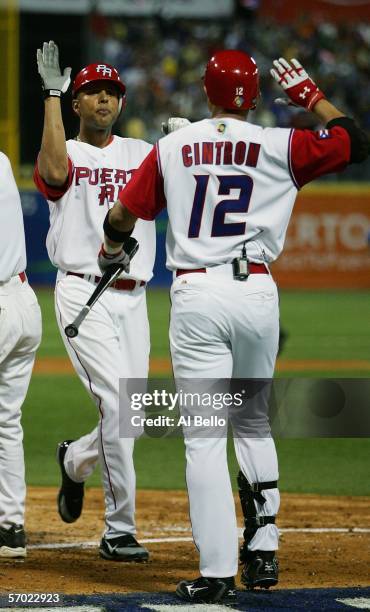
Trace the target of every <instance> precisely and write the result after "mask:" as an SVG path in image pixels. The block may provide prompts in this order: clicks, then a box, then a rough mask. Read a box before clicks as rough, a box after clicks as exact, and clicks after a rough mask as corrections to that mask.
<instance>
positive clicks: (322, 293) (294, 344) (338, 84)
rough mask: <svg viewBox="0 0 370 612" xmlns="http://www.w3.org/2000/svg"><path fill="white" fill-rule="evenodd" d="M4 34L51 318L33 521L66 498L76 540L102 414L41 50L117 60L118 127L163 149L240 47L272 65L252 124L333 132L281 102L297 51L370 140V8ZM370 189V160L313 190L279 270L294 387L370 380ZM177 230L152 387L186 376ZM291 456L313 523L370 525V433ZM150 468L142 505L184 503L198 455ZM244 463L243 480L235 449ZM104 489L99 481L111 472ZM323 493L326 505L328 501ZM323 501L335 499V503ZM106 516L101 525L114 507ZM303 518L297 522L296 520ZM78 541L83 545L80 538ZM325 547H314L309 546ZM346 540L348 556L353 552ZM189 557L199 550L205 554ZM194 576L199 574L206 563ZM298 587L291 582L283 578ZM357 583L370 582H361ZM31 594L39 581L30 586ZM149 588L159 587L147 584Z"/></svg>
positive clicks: (37, 393)
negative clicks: (93, 390)
mask: <svg viewBox="0 0 370 612" xmlns="http://www.w3.org/2000/svg"><path fill="white" fill-rule="evenodd" d="M0 33H1V36H0V52H1V57H2V59H3V61H2V76H3V88H2V92H1V97H0V149H1V150H3V151H4V152H5V153H7V154H8V155H9V157H10V158H11V160H12V163H13V168H14V171H15V174H16V177H17V181H18V185H19V187H20V190H21V196H22V207H23V211H24V216H25V228H26V239H27V254H28V269H27V272H28V276H29V279H30V282H31V283H32V285H33V286H34V288H35V289H36V292H37V295H38V298H39V300H40V304H41V307H42V311H43V341H42V345H41V347H40V349H39V352H38V357H37V361H36V366H35V371H34V375H33V378H32V381H31V386H30V390H29V394H28V397H27V399H26V402H25V405H24V408H23V425H24V431H25V452H26V470H27V483H28V485H29V487H30V489H29V490H30V498H29V503H28V512H29V513H30V512H31V511H32V504H35V506H36V507H37V505H38V504H39V503H41V502H40V500H39V497H38V494H39V493H38V492H39V491H40V489H39V487H41V486H46V487H50V489H49V491H50V495H49V493H48V494H47V495H46V499H47V500H48V505H47V506H45V510H44V511H45V513H46V516H47V517H49V516H50V517H51V516H52V517H53V518H52V519H50V520H52V522H53V525H54V523H55V525H54V527H55V531H56V533H57V534H59V535H60V534H63V537H64V538H66V537H68V535H67V530H66V526H64V525H63V524H61V523H60V522H58V520H57V519H56V517H55V511H54V501H52V502H50V504H49V500H50V496H51V497H52V498H53V496H54V495H55V487H56V486H57V485H58V482H59V474H58V468H57V465H56V463H55V460H54V452H55V446H56V443H57V442H58V441H60V440H63V439H65V438H68V437H77V436H78V435H80V434H83V433H84V432H87V431H88V430H89V428H92V427H93V426H94V424H95V422H96V413H95V408H94V406H93V405H92V404H91V402H89V400H88V398H87V397H86V395H85V392H84V390H83V389H82V386H81V384H80V383H79V381H78V379H77V377H76V376H75V375H74V374H73V372H72V369H71V368H70V366H69V363H68V360H67V358H66V356H65V352H64V348H63V345H62V343H61V340H60V338H59V336H58V331H57V327H56V323H55V320H54V312H53V303H52V302H53V293H52V285H53V280H54V278H55V270H53V268H52V266H51V265H50V263H49V262H48V259H47V255H46V250H45V235H46V232H47V227H48V209H47V205H46V203H45V201H44V200H43V198H42V197H41V196H40V195H38V194H37V193H36V192H35V190H34V187H33V183H32V171H33V166H34V162H35V159H36V156H37V151H38V148H39V143H40V140H41V130H42V116H43V102H42V97H41V94H40V83H39V77H38V74H37V70H36V61H35V58H36V49H37V47H39V46H41V45H42V42H43V41H44V40H49V39H53V40H55V41H56V42H57V43H58V45H59V48H60V55H61V64H62V67H65V66H67V65H71V66H72V67H73V74H76V73H77V71H78V70H79V69H80V68H81V67H82V66H83V65H85V64H86V63H88V62H90V61H96V60H102V61H107V62H109V63H112V64H114V65H115V66H116V67H117V68H118V69H119V70H120V72H121V76H122V78H123V80H124V81H125V82H126V84H127V88H128V101H127V110H126V111H125V113H124V114H123V115H122V117H121V120H120V122H119V124H118V125H117V126H116V131H117V133H119V134H121V135H127V136H132V137H139V138H144V139H146V140H148V141H149V142H154V141H155V140H156V139H157V138H159V137H160V125H161V121H163V120H165V119H166V118H167V117H168V116H170V115H178V116H186V117H188V118H189V119H191V120H192V121H195V120H197V119H199V118H201V117H202V116H204V115H206V114H207V110H206V106H205V101H204V98H203V94H202V88H201V81H200V77H201V74H202V68H203V66H204V64H205V61H206V60H207V58H208V57H209V55H210V54H211V52H212V51H213V50H214V49H216V48H219V47H225V46H226V47H230V48H239V49H244V50H246V51H247V52H248V53H251V54H252V55H254V57H255V58H256V60H257V62H258V65H259V67H260V71H261V89H262V92H263V97H262V100H261V103H260V105H259V107H258V110H257V111H256V112H255V113H254V114H253V116H252V115H251V120H252V121H255V122H256V123H260V124H262V125H266V126H267V125H269V126H273V125H280V126H295V127H307V128H315V127H318V126H317V124H316V122H315V117H314V116H313V115H312V114H307V113H305V112H302V111H300V110H292V109H283V108H281V107H276V106H274V104H273V100H274V98H275V97H276V94H277V90H276V89H275V85H274V84H273V82H272V79H271V78H270V76H269V68H270V65H271V61H272V60H273V59H274V58H276V57H280V56H285V57H288V58H290V57H294V56H296V57H298V58H299V59H300V60H301V62H302V63H303V65H304V66H305V68H306V69H307V71H308V72H309V73H310V74H311V75H312V76H313V77H314V78H315V79H316V80H317V81H318V82H319V83H320V86H321V87H322V89H323V90H324V92H326V94H327V95H328V97H329V99H330V100H331V101H333V102H334V103H335V104H336V105H337V106H338V107H339V108H341V109H342V110H343V111H344V112H347V113H348V114H349V115H350V116H353V117H355V118H356V119H357V120H358V122H359V123H360V125H361V126H362V127H363V128H364V129H366V130H367V131H368V132H370V70H369V66H370V3H369V2H367V1H364V0H357V1H356V0H354V1H348V2H346V1H344V0H338V1H336V0H311V1H308V0H302V1H301V2H299V3H295V2H289V1H288V0H279V2H273V1H272V0H261V1H260V2H258V0H240V1H238V2H233V1H232V0H218V1H215V0H212V1H211V0H209V1H208V0H202V2H199V1H198V2H194V1H193V0H189V1H188V2H182V1H181V0H173V1H172V2H169V1H166V0H142V1H141V2H129V1H128V0H104V1H100V2H99V1H89V0H73V1H72V0H58V2H55V3H54V2H53V3H51V2H49V1H48V0H19V2H16V1H15V0H14V1H13V0H0ZM63 114H64V119H65V126H66V132H67V136H68V137H73V136H74V135H75V134H76V130H77V125H76V123H75V121H74V118H73V116H72V111H71V108H70V95H69V94H66V95H65V96H64V99H63ZM369 185H370V162H367V163H366V164H364V165H362V166H361V167H351V168H349V169H348V170H347V171H346V172H345V173H343V174H342V175H338V176H336V175H332V176H330V177H325V178H324V179H322V180H320V181H317V182H316V183H315V184H313V185H312V186H308V187H306V188H304V189H303V190H302V193H301V194H300V195H299V198H298V201H297V204H296V207H295V211H294V215H293V219H292V223H291V226H290V230H289V234H288V238H287V244H286V248H285V252H284V255H283V256H282V257H281V259H280V260H279V262H278V263H276V264H275V265H274V269H273V273H274V275H275V277H276V278H277V280H278V283H279V285H280V288H281V319H282V323H283V326H284V329H285V330H286V331H287V332H288V337H287V340H286V343H285V345H284V350H283V352H282V355H281V357H280V359H279V361H278V365H277V376H278V377H302V378H306V377H313V378H327V377H333V378H337V379H338V378H359V377H363V378H369V372H370V355H369V346H370V317H369V310H370V249H369V238H370V186H369ZM165 228H166V216H165V214H163V215H162V216H161V217H160V218H159V220H158V224H157V236H158V255H157V260H156V268H155V275H154V279H153V281H152V283H151V284H150V286H149V290H148V305H149V315H150V322H151V336H152V358H151V376H152V377H165V376H170V375H171V368H170V362H169V353H168V342H167V326H168V311H169V301H168V286H169V282H170V275H169V273H168V272H167V271H166V270H165V266H164V262H165V256H164V239H165ZM363 435H364V434H363ZM277 445H278V452H279V456H280V472H281V481H280V482H281V490H282V491H283V492H284V493H293V494H296V499H298V498H299V499H301V500H303V503H306V501H305V500H307V504H309V503H310V501H311V503H312V504H313V505H312V508H313V509H314V508H315V511H314V514H315V513H316V519H315V520H314V521H313V523H312V526H313V527H314V526H315V525H319V526H320V525H321V524H323V523H322V522H323V521H324V523H325V518H324V517H325V512H324V510H323V508H324V509H325V508H327V506H325V504H326V503H327V500H328V499H332V500H334V501H333V503H334V505H337V506H338V508H339V507H340V506H341V504H342V503H345V500H347V502H348V507H347V506H346V508H347V514H345V516H346V517H347V519H346V520H347V522H346V521H344V523H343V521H342V523H340V524H339V523H336V522H335V521H336V520H337V518H333V520H332V522H330V521H329V519H328V522H327V523H325V524H328V525H331V526H332V527H335V526H336V525H337V526H338V525H339V526H343V527H347V526H349V527H351V525H352V526H353V525H354V524H358V525H359V526H360V527H361V526H363V527H366V526H367V527H369V513H368V511H366V512H364V510H362V518H361V520H360V521H359V523H356V521H355V519H354V515H355V514H356V512H357V510H356V509H360V508H361V507H362V506H361V504H362V503H363V502H364V497H363V496H366V495H368V494H369V492H370V491H369V483H368V473H367V466H368V457H369V450H370V444H369V440H368V438H366V437H361V436H360V435H359V437H358V438H357V439H354V438H344V437H343V438H340V439H339V438H331V439H330V438H329V439H328V438H324V437H323V438H306V439H282V440H278V441H277ZM136 465H137V476H138V488H139V490H140V491H142V490H144V489H147V490H148V491H147V492H145V491H144V492H143V493H142V495H144V497H140V498H139V499H140V500H142V499H144V498H145V499H148V497H145V495H146V494H148V495H149V493H150V490H154V489H156V490H158V492H160V491H166V490H167V491H168V495H170V492H171V495H172V492H173V491H174V490H177V489H184V487H185V482H184V458H183V447H182V443H181V441H179V440H170V439H155V440H154V439H149V440H142V441H140V442H139V443H138V445H137V449H136ZM230 465H231V470H232V472H233V474H235V473H236V465H235V460H234V457H233V454H232V452H230ZM89 484H90V486H92V487H94V486H98V485H99V474H96V475H95V476H94V478H93V479H92V480H91V482H90V483H89ZM31 487H36V489H34V488H31ZM95 494H96V495H97V496H99V493H98V492H95V491H94V489H91V496H93V495H95ZM312 494H319V495H322V496H325V497H322V498H316V497H315V499H314V498H313V497H312ZM42 495H44V494H42ZM328 496H341V497H334V498H329V497H328ZM348 496H356V497H352V498H348ZM149 497H150V496H149ZM175 498H176V495H175ZM91 499H94V500H95V497H91ZM99 499H100V498H99ZM163 499H165V497H164V498H163ZM171 499H172V498H171ZM181 499H183V498H181ZM318 499H319V500H320V499H321V500H322V504H323V506H322V507H321V504H320V501H319V502H317V500H318ZM287 500H288V498H287ZM336 500H337V501H336ZM100 502H101V500H100ZM347 502H346V503H347ZM94 503H95V502H94ZM96 503H97V504H98V502H96ZM140 503H141V502H140ZM287 503H288V501H287ZM364 507H365V506H363V508H364ZM94 508H95V506H94ZM96 508H98V509H97V510H96V514H97V515H98V518H99V521H100V523H99V525H100V526H101V525H102V522H101V518H102V517H101V503H100V506H99V505H97V506H96ZM348 508H349V509H348ZM28 517H29V518H28V521H29V524H30V525H31V534H30V537H31V544H32V542H36V543H37V541H38V540H37V537H38V536H37V535H36V533H37V534H38V535H39V533H40V530H37V529H36V530H35V532H34V533H33V532H32V526H33V524H34V522H33V521H34V519H33V518H32V517H31V515H30V514H29V515H28ZM91 520H94V517H93V516H92V517H91ZM289 520H290V522H291V524H295V523H294V516H290V517H289ZM366 521H367V523H366ZM288 524H289V521H288ZM77 525H78V530H79V531H78V536H77V538H78V537H79V538H80V539H81V538H82V539H83V538H84V524H83V523H82V522H81V521H79V522H78V524H77ZM26 528H27V524H26ZM68 530H70V528H69V527H68ZM46 533H48V531H47V530H46ZM70 534H72V535H73V536H74V535H75V532H74V531H73V529H72V530H71V531H70ZM54 536H55V534H54ZM54 536H53V537H54ZM55 537H56V536H55ZM366 537H368V536H366V535H363V536H362V540H361V541H359V542H358V541H356V542H353V544H354V545H356V547H357V550H362V549H363V547H364V545H365V544H366V541H365V540H366ZM32 538H34V539H33V540H32ZM323 542H324V540H323ZM313 543H315V540H314V536H312V540H309V541H308V544H307V545H308V546H312V545H313ZM316 543H317V542H316ZM341 545H342V546H343V547H344V548H343V550H345V546H346V544H345V543H343V542H342V544H341ZM187 546H188V549H187V550H188V553H187V554H189V555H190V554H191V553H190V552H189V551H191V550H192V549H191V546H192V545H191V544H188V545H187ZM283 547H284V541H283ZM319 552H320V551H319ZM321 552H322V551H321ZM34 554H36V553H34ZM283 554H284V548H283ZM320 554H321V553H320ZM323 554H324V553H323ZM334 556H335V555H334ZM339 556H340V555H339ZM360 556H361V554H360V553H358V555H357V557H358V558H359V557H360ZM355 566H356V564H355ZM191 567H192V568H193V571H194V570H195V568H196V564H195V562H194V560H193V565H192V566H191ZM356 567H357V566H356ZM157 569H158V568H157ZM159 571H160V568H159V569H158V572H159ZM283 571H284V570H283ZM30 572H31V573H30V574H29V576H31V577H32V580H35V579H36V578H37V577H38V568H37V567H35V568H33V570H32V568H31V570H30ZM191 575H192V574H191ZM349 576H350V571H349V569H348V571H347V570H344V572H343V571H342V575H341V576H340V578H338V581H337V583H336V584H337V585H338V586H346V585H347V584H353V581H352V578H351V579H350V578H349ZM18 577H19V576H18V574H17V573H16V574H13V573H10V574H5V582H4V591H9V590H10V589H11V588H12V586H13V581H14V580H17V579H18ZM183 577H184V576H183V575H180V576H179V578H183ZM347 578H348V580H347ZM6 579H8V582H6ZM310 580H314V579H313V578H307V576H306V578H305V580H303V583H304V584H307V583H309V582H310ZM329 582H330V581H329ZM35 584H36V583H35ZM284 584H287V583H286V582H284V578H283V586H284ZM330 584H331V585H333V582H331V583H330ZM356 584H366V581H365V578H363V577H361V573H360V575H359V574H358V580H357V582H356ZM334 585H335V583H334ZM23 586H24V587H25V585H24V584H23ZM297 586H300V581H299V580H298V581H297ZM30 588H31V585H30V586H29V587H28V588H25V590H29V589H30ZM68 588H69V590H68ZM71 588H72V587H68V585H67V586H66V587H65V589H66V592H76V591H73V589H72V591H71ZM162 588H167V589H169V588H171V584H166V583H164V585H163V587H162ZM145 590H149V591H150V590H152V589H151V587H150V585H149V586H148V585H147V588H146V589H145Z"/></svg>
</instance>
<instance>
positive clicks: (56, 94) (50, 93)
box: [42, 89, 62, 100]
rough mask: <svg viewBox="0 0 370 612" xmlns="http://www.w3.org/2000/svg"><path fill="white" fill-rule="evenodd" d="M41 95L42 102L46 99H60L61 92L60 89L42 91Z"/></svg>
mask: <svg viewBox="0 0 370 612" xmlns="http://www.w3.org/2000/svg"><path fill="white" fill-rule="evenodd" d="M42 95H43V97H44V100H46V98H60V97H61V95H62V92H61V91H60V89H43V91H42Z"/></svg>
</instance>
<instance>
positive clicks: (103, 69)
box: [96, 64, 112, 77]
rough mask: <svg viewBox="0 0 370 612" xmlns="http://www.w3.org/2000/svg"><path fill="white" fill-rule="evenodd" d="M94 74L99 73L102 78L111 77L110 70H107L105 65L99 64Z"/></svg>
mask: <svg viewBox="0 0 370 612" xmlns="http://www.w3.org/2000/svg"><path fill="white" fill-rule="evenodd" d="M96 72H101V73H102V75H103V76H109V77H110V76H112V68H109V66H106V65H105V64H99V65H98V66H97V67H96Z"/></svg>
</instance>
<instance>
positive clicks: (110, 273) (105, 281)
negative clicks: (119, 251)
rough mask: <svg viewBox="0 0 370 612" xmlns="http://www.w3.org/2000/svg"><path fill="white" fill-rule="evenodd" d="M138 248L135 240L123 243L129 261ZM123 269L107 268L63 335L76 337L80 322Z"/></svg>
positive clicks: (118, 266)
mask: <svg viewBox="0 0 370 612" xmlns="http://www.w3.org/2000/svg"><path fill="white" fill-rule="evenodd" d="M138 248H139V243H138V242H137V240H135V238H132V237H130V238H129V239H128V241H127V242H126V243H125V251H126V253H127V255H128V256H129V257H130V259H132V258H133V256H134V255H135V253H136V252H137V250H138ZM123 269H124V266H123V265H122V264H117V263H115V264H112V265H110V266H109V268H107V270H106V272H105V273H104V274H103V276H102V277H101V279H100V281H99V283H98V285H97V286H96V289H95V291H94V292H93V293H92V295H91V297H90V298H89V299H88V300H87V302H86V304H85V306H84V307H83V308H82V310H81V311H80V312H79V313H78V315H77V317H76V318H75V320H74V321H73V322H72V323H70V324H69V325H67V326H66V327H65V328H64V333H65V335H66V336H67V337H68V338H75V337H76V336H77V335H78V329H79V327H80V325H81V323H82V321H83V320H84V319H85V318H86V317H87V315H88V314H89V312H90V310H91V309H92V307H93V306H94V304H95V303H96V302H97V301H98V299H99V298H100V296H101V295H102V294H103V293H104V291H105V290H106V289H107V288H108V287H109V285H110V284H111V283H114V281H115V280H116V279H117V278H118V277H119V275H120V274H121V272H122V270H123Z"/></svg>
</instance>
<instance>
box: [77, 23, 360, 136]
mask: <svg viewBox="0 0 370 612" xmlns="http://www.w3.org/2000/svg"><path fill="white" fill-rule="evenodd" d="M89 29H90V47H89V55H90V57H89V58H87V59H88V60H89V61H96V60H97V59H99V60H103V61H106V62H108V63H111V64H113V65H114V66H116V67H117V68H118V70H119V71H120V73H121V76H122V78H123V80H124V81H125V83H126V85H127V110H126V112H125V113H124V114H123V115H122V119H121V121H122V123H121V125H120V131H121V132H122V134H125V135H127V136H133V137H140V138H144V139H146V140H149V141H151V142H153V141H154V140H155V139H156V138H158V136H159V131H160V125H161V121H164V120H165V119H166V118H167V117H168V116H171V115H172V116H183V117H187V118H189V119H190V120H192V121H194V120H197V119H200V118H202V117H204V116H207V115H208V110H207V107H206V103H205V97H204V94H203V89H202V80H201V77H202V72H203V69H204V65H205V63H206V62H207V60H208V58H209V57H210V55H211V54H212V52H213V51H214V50H216V49H219V48H233V49H241V50H244V51H246V52H247V53H249V54H251V55H253V57H254V58H255V60H256V61H257V64H258V66H259V69H260V75H261V91H262V98H261V100H260V103H259V105H258V108H257V110H256V111H255V112H251V113H250V115H249V119H250V120H251V121H253V122H256V123H259V124H261V125H264V126H275V125H279V126H292V125H293V126H294V127H310V128H314V127H316V125H315V121H316V119H315V117H314V115H312V114H307V113H306V112H304V111H302V110H300V109H292V108H291V107H290V108H285V107H281V106H277V105H276V104H274V99H275V98H276V97H277V96H279V95H280V96H281V91H280V88H279V87H278V86H277V85H276V84H275V83H274V81H273V79H272V78H271V76H270V73H269V70H270V68H271V64H272V60H273V59H275V58H279V57H286V58H288V59H290V58H292V57H296V58H298V59H299V60H300V61H301V63H302V64H303V66H304V67H305V68H306V70H307V71H308V72H309V74H310V75H311V76H312V77H313V78H314V79H315V80H316V81H317V82H318V83H319V84H320V87H321V88H322V90H323V91H324V92H325V94H326V95H327V96H328V98H329V99H330V101H332V102H333V103H334V104H335V105H336V106H337V107H338V108H340V109H341V110H342V111H343V112H345V113H348V115H349V116H352V117H354V118H356V119H357V120H358V122H359V123H360V125H361V126H362V127H364V128H365V129H366V130H367V131H368V132H370V24H368V23H363V22H362V23H361V22H359V23H356V22H355V21H352V22H351V23H342V24H334V23H328V22H319V21H318V20H317V22H316V21H315V18H314V17H312V18H310V20H308V18H307V16H306V17H305V18H304V19H303V18H302V21H301V23H294V24H290V25H281V24H277V23H275V22H272V21H268V20H266V19H262V18H258V17H257V16H256V17H254V18H253V19H238V20H236V19H234V20H223V21H221V20H219V21H217V22H216V21H212V20H209V21H204V20H202V21H196V20H180V21H179V20H176V21H171V20H165V19H163V18H160V17H158V18H151V19H140V20H139V19H132V18H131V19H123V18H119V19H112V18H107V17H103V16H99V15H96V14H95V15H93V16H92V17H91V18H90V24H89Z"/></svg>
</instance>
